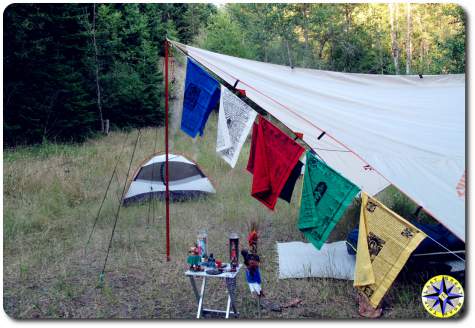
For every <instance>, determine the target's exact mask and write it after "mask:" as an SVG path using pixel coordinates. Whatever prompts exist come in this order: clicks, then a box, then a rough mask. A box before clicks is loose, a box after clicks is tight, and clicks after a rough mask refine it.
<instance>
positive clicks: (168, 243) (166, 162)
mask: <svg viewBox="0 0 475 328" xmlns="http://www.w3.org/2000/svg"><path fill="white" fill-rule="evenodd" d="M165 209H166V229H167V232H166V239H167V261H170V190H169V186H168V40H167V39H166V38H165Z"/></svg>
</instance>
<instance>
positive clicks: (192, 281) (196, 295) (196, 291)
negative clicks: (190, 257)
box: [188, 276, 200, 303]
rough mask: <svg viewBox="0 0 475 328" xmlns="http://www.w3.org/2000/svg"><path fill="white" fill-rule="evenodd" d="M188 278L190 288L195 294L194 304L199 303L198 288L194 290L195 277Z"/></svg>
mask: <svg viewBox="0 0 475 328" xmlns="http://www.w3.org/2000/svg"><path fill="white" fill-rule="evenodd" d="M188 278H190V283H191V287H193V293H195V297H196V303H199V302H200V294H198V288H196V282H195V277H193V276H188Z"/></svg>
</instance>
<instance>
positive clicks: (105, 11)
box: [3, 3, 215, 146]
mask: <svg viewBox="0 0 475 328" xmlns="http://www.w3.org/2000/svg"><path fill="white" fill-rule="evenodd" d="M214 12H215V10H214V6H212V5H209V4H192V5H186V4H137V3H132V4H97V5H95V6H94V5H93V4H13V5H10V6H9V7H8V8H7V9H6V10H5V13H4V19H5V25H4V26H5V29H4V49H5V50H4V72H5V79H4V99H3V100H4V109H5V111H4V132H5V134H4V136H5V139H4V140H5V141H4V143H5V145H6V146H15V145H19V144H25V143H26V144H30V143H41V142H43V140H52V141H81V140H84V139H85V138H87V137H90V136H91V135H93V134H94V133H95V132H98V131H100V128H101V121H100V114H99V113H100V110H99V108H101V111H102V114H103V115H102V116H103V118H104V119H110V121H111V125H112V126H115V127H119V128H132V127H142V126H157V125H160V124H162V122H163V119H164V113H163V103H164V102H163V94H162V89H163V76H162V64H161V61H160V56H162V55H163V43H164V41H165V37H167V36H168V37H169V38H171V39H176V40H179V41H182V42H189V41H190V40H191V39H192V38H193V37H194V36H195V35H196V34H197V33H198V31H199V29H200V28H202V27H203V25H204V24H205V23H206V21H207V19H208V17H209V16H210V15H211V14H213V13H214ZM94 18H95V19H94ZM94 37H95V39H96V45H97V60H96V49H95V46H94V42H93V41H94ZM96 72H97V76H98V82H99V90H100V93H101V94H100V97H99V99H100V103H101V107H99V105H98V101H97V98H98V92H97V88H96Z"/></svg>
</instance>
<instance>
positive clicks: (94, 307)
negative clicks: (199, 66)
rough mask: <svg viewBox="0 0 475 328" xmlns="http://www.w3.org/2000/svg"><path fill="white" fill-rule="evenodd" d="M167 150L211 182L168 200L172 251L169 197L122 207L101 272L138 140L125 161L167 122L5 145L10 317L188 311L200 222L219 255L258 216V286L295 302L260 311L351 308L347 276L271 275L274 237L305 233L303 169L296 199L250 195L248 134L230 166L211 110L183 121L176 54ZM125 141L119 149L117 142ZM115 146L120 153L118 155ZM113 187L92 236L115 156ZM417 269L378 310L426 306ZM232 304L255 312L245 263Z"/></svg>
mask: <svg viewBox="0 0 475 328" xmlns="http://www.w3.org/2000/svg"><path fill="white" fill-rule="evenodd" d="M172 76H173V81H174V82H175V83H174V88H173V93H172V94H173V95H174V96H173V97H172V102H171V116H170V119H171V120H170V121H171V129H170V131H171V132H170V151H171V152H176V153H180V154H184V155H185V156H187V157H188V158H190V159H192V160H194V161H196V162H197V163H198V164H199V166H200V168H201V169H202V170H203V172H204V173H205V174H206V175H207V176H208V177H209V178H210V180H211V181H212V182H213V184H214V186H215V189H216V194H214V195H212V196H209V197H205V198H199V199H195V200H192V201H187V202H175V203H172V204H171V206H170V221H171V260H170V261H169V262H167V261H166V251H165V247H166V246H165V206H164V203H163V202H161V201H159V200H154V201H153V202H148V203H143V204H140V205H134V206H129V207H124V208H122V209H121V211H120V217H119V220H118V224H117V228H116V231H115V234H114V238H113V242H112V248H111V251H110V255H109V259H108V263H107V267H106V275H105V283H104V286H103V288H98V285H99V274H100V272H101V271H102V267H103V263H104V258H105V256H106V251H107V247H108V243H109V239H110V236H111V231H112V227H113V224H114V218H115V214H116V212H117V209H118V205H119V203H120V198H121V193H122V189H123V186H124V183H125V180H126V176H127V170H128V167H129V164H130V160H131V157H132V153H133V150H134V144H135V142H136V140H137V136H138V135H139V134H140V136H139V139H138V145H137V148H136V151H135V154H134V157H133V158H132V169H131V173H132V172H133V171H134V170H135V169H136V168H137V167H138V166H139V165H140V163H141V162H142V161H143V160H144V159H146V158H147V157H149V156H150V155H151V154H152V153H154V152H155V151H157V152H160V151H164V129H163V128H147V129H142V130H140V131H139V130H129V131H113V132H111V133H110V134H109V135H107V136H98V137H97V138H93V139H90V140H88V141H86V142H84V143H82V144H59V143H47V142H45V143H43V144H41V145H37V146H29V147H17V148H15V149H7V150H5V151H4V153H3V189H4V194H3V234H4V235H3V243H4V244H3V245H4V282H3V283H4V295H3V297H4V309H5V311H6V313H7V314H8V315H9V316H11V317H13V318H18V319H32V318H143V319H150V318H161V319H192V318H194V317H195V315H196V306H197V305H196V301H195V298H194V296H193V291H192V289H191V285H190V283H189V281H188V278H187V277H185V275H184V271H185V270H186V269H187V264H186V257H187V256H188V250H189V248H190V247H191V246H192V245H193V243H194V241H195V240H196V236H197V233H198V232H199V231H200V230H202V229H206V230H207V231H208V240H209V248H210V251H212V252H213V253H214V255H215V257H216V258H218V259H226V258H227V254H228V253H227V252H228V235H229V233H230V232H237V233H238V234H239V235H240V237H241V247H245V246H247V245H246V236H247V233H248V232H249V228H250V225H251V223H253V222H255V223H257V224H258V225H259V229H260V233H261V238H260V240H259V246H258V249H259V254H260V257H261V275H262V279H263V290H264V292H265V295H266V298H267V299H269V300H270V301H271V302H272V303H273V304H285V303H287V302H289V301H291V300H293V299H296V298H298V299H299V300H301V303H300V304H299V305H298V306H296V307H290V308H286V309H283V310H282V312H274V311H270V310H266V309H263V310H262V311H261V313H260V317H261V318H262V319H348V318H359V315H358V305H357V299H356V291H355V289H354V288H353V286H352V281H345V280H336V279H322V278H306V279H286V280H279V279H278V257H277V247H276V243H277V242H287V241H305V239H304V237H303V234H302V233H300V231H299V230H298V229H297V226H296V224H297V218H298V211H299V207H298V198H299V197H298V196H299V192H300V190H301V184H302V182H303V179H302V177H301V178H299V180H298V181H297V184H296V186H295V190H294V194H293V196H292V202H291V203H290V204H289V203H286V202H285V201H282V200H280V201H279V202H278V203H277V206H276V208H275V211H270V210H268V209H267V208H266V207H265V206H263V205H262V204H261V203H259V202H258V201H257V200H255V199H254V198H252V197H251V195H250V189H251V181H252V176H251V175H250V174H249V173H248V172H247V171H246V170H245V167H246V164H247V159H248V156H249V149H250V137H248V140H247V142H246V144H245V145H244V147H243V150H242V152H241V155H240V157H239V161H238V163H237V165H236V167H235V168H234V169H231V168H230V167H229V166H228V164H226V163H225V162H224V161H223V160H222V159H221V158H219V157H218V156H217V154H216V152H215V145H216V125H217V113H212V115H211V116H210V119H209V120H208V123H207V126H206V129H205V134H204V136H203V137H197V138H196V139H191V138H189V137H188V136H187V135H185V134H184V133H183V132H182V131H181V130H180V129H179V123H180V113H181V102H182V100H181V95H182V94H183V90H182V87H183V78H184V69H183V60H180V61H177V62H176V65H174V66H173V70H172ZM121 152H122V153H121ZM120 154H122V155H120ZM116 163H118V166H117V174H115V175H114V177H113V179H112V183H111V187H110V189H109V192H108V193H107V197H106V199H105V202H104V206H103V208H102V210H101V214H100V216H99V219H98V221H97V225H96V227H95V229H94V232H93V234H92V238H91V240H90V242H89V243H87V241H88V237H89V235H90V233H91V230H92V227H93V225H94V221H95V219H96V216H97V213H98V209H99V207H100V204H101V202H102V200H103V197H104V194H105V192H106V188H107V184H108V182H109V180H110V178H111V174H112V172H113V169H114V166H115V165H116ZM378 198H379V199H380V200H381V201H383V202H384V203H385V204H386V205H388V206H389V207H391V208H392V209H393V210H395V211H396V212H397V213H399V214H401V215H403V216H406V217H407V216H408V215H410V214H411V213H413V211H414V209H415V207H416V205H415V204H413V203H411V202H410V201H409V200H408V199H407V197H405V196H404V195H402V194H401V193H399V192H397V191H396V190H395V189H394V188H392V187H389V188H387V189H386V190H385V191H383V192H382V193H380V194H379V195H378ZM358 219H359V202H358V199H356V200H355V202H354V204H353V206H351V207H350V208H349V209H348V210H347V212H346V213H345V216H344V217H343V219H342V220H341V221H340V222H339V224H338V225H337V226H336V228H335V230H334V231H333V232H332V234H331V235H330V238H329V241H337V240H345V239H346V236H347V233H348V232H349V231H351V230H352V229H353V228H354V227H355V226H356V225H357V224H358ZM422 285H423V281H413V282H408V281H407V280H404V281H402V280H401V281H397V282H396V283H395V284H394V286H393V287H392V288H391V290H390V292H389V293H388V295H387V297H386V298H385V300H384V303H383V305H384V313H383V318H399V319H407V318H429V315H428V314H427V313H426V312H425V310H424V309H423V307H422V304H421V300H420V292H421V288H422ZM208 286H209V287H210V288H209V289H208V291H207V293H208V296H207V297H208V298H207V302H208V303H206V306H207V307H214V308H216V307H223V306H224V305H225V298H226V295H225V292H224V286H223V285H222V283H221V282H220V281H212V280H211V281H210V283H209V284H208ZM237 295H238V296H237V306H238V309H239V312H240V318H242V319H256V318H258V317H259V312H258V310H257V304H256V301H255V299H253V298H252V297H251V295H250V293H249V290H248V287H247V285H246V283H245V278H244V274H241V275H240V277H239V282H238V294H237Z"/></svg>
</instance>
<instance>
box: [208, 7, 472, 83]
mask: <svg viewBox="0 0 475 328" xmlns="http://www.w3.org/2000/svg"><path fill="white" fill-rule="evenodd" d="M408 9H410V13H411V16H410V17H411V18H410V20H409V19H408V15H407V13H408ZM395 11H396V14H395V27H394V36H395V45H396V46H397V50H398V54H399V57H398V59H397V61H398V65H399V72H400V73H401V72H406V70H405V69H404V68H403V67H405V66H406V63H409V64H410V65H409V66H410V69H409V72H410V73H411V74H418V73H421V74H447V73H463V72H464V71H465V20H466V18H465V15H464V12H463V9H462V8H461V7H460V6H458V5H454V4H410V5H408V4H396V5H395ZM408 21H409V23H410V24H409V26H410V29H409V28H408V24H407V23H408ZM236 25H237V26H238V28H236ZM408 31H409V32H410V33H408ZM201 38H202V39H203V40H205V42H203V43H201V45H202V46H204V47H206V48H208V49H210V50H214V51H219V52H222V53H226V54H230V55H235V56H242V57H248V58H252V59H257V60H261V61H266V62H272V63H276V64H283V65H288V66H291V65H292V66H299V67H311V68H317V69H325V70H335V71H342V72H358V73H373V74H395V73H396V70H395V66H394V58H393V55H394V52H393V49H392V39H391V24H390V11H389V6H388V4H377V3H374V4H373V3H372V4H323V3H298V4H297V3H296V4H279V3H268V4H266V3H259V4H256V3H251V4H236V3H235V4H227V5H225V6H224V7H223V8H222V9H221V10H220V11H219V12H218V13H217V14H216V15H215V16H213V17H212V18H211V19H210V24H209V25H208V28H207V29H206V31H205V35H203V36H201ZM231 40H232V41H231ZM229 43H233V44H229ZM409 45H410V49H411V51H410V57H409V58H408V55H407V50H408V47H409ZM243 53H244V55H243Z"/></svg>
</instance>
